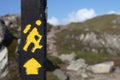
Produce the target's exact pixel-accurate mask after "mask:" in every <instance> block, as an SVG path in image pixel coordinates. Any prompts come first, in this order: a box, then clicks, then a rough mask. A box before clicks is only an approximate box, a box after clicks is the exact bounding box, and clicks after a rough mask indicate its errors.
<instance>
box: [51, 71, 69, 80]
mask: <svg viewBox="0 0 120 80" xmlns="http://www.w3.org/2000/svg"><path fill="white" fill-rule="evenodd" d="M53 74H54V75H56V76H57V77H58V79H59V80H67V75H66V74H65V72H64V71H62V70H60V69H56V70H55V71H54V72H53Z"/></svg>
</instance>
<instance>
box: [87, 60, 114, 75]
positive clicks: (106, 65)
mask: <svg viewBox="0 0 120 80" xmlns="http://www.w3.org/2000/svg"><path fill="white" fill-rule="evenodd" d="M113 67H114V62H113V61H110V62H103V63H99V64H95V65H91V66H88V67H87V70H90V71H92V72H93V73H110V72H111V70H112V69H113Z"/></svg>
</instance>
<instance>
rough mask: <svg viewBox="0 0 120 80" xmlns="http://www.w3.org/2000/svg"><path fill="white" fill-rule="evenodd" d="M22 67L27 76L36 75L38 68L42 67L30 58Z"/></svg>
mask: <svg viewBox="0 0 120 80" xmlns="http://www.w3.org/2000/svg"><path fill="white" fill-rule="evenodd" d="M23 67H25V68H26V74H27V75H38V72H39V68H41V67H42V65H41V64H40V63H39V62H38V61H36V60H35V59H34V58H31V59H30V60H28V61H27V62H26V63H25V64H24V65H23Z"/></svg>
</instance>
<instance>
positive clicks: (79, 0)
mask: <svg viewBox="0 0 120 80" xmlns="http://www.w3.org/2000/svg"><path fill="white" fill-rule="evenodd" d="M47 1H48V5H47V6H48V22H49V23H51V24H53V25H59V24H63V25H64V24H68V23H70V22H81V21H85V20H87V19H90V18H93V17H95V16H97V15H102V14H108V13H109V14H110V13H116V14H119V13H120V0H47ZM0 6H1V7H0V15H5V14H13V13H15V14H20V10H21V9H20V0H0Z"/></svg>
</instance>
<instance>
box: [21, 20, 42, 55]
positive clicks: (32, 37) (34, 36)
mask: <svg viewBox="0 0 120 80" xmlns="http://www.w3.org/2000/svg"><path fill="white" fill-rule="evenodd" d="M35 24H36V25H37V26H40V25H41V21H40V20H36V22H35ZM30 28H31V24H28V25H27V26H26V27H25V29H24V31H23V33H24V34H26V33H27V32H28V31H29V30H30ZM41 39H42V35H40V34H39V32H38V30H37V28H36V27H35V28H33V29H32V31H31V32H30V33H29V34H28V36H27V39H26V43H25V45H24V47H23V50H25V51H27V49H28V47H29V46H30V44H32V43H33V44H34V47H33V48H32V52H33V53H34V52H35V50H36V49H41V48H42V47H43V46H42V45H39V43H40V41H41Z"/></svg>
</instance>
